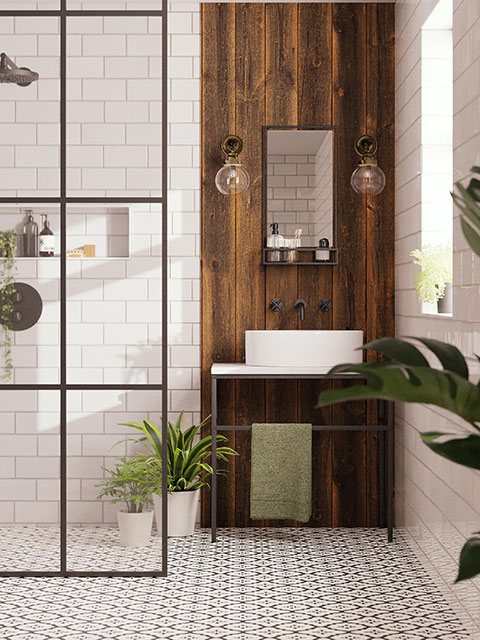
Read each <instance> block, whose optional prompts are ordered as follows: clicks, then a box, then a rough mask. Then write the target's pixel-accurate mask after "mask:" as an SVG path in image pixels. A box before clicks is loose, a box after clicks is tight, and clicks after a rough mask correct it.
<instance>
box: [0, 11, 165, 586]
mask: <svg viewBox="0 0 480 640" xmlns="http://www.w3.org/2000/svg"><path fill="white" fill-rule="evenodd" d="M67 5H68V3H67V0H59V5H58V6H59V8H58V9H28V10H26V9H25V10H22V9H17V10H15V9H8V10H2V9H1V6H0V17H7V16H8V17H14V18H15V17H17V18H22V17H34V18H39V19H41V18H42V17H48V16H49V17H57V18H58V19H59V34H58V36H59V43H60V122H59V130H60V169H59V173H60V189H59V194H58V197H0V204H22V203H25V204H26V203H28V204H33V205H35V204H46V203H50V204H57V205H59V208H60V242H61V251H60V383H59V384H0V390H7V391H10V390H11V391H20V390H29V391H41V390H51V391H58V392H59V393H60V558H59V561H60V562H59V569H58V570H57V569H55V570H52V571H2V572H0V578H5V577H39V578H46V577H116V576H118V577H153V578H154V577H160V576H166V575H167V500H166V495H167V489H166V487H167V437H166V435H167V410H168V406H167V400H168V395H167V364H168V361H167V355H168V342H167V321H168V314H167V267H168V255H167V231H168V228H167V215H165V212H166V211H167V195H168V167H167V143H166V141H167V137H168V136H167V134H168V118H167V95H168V77H167V68H168V65H167V55H168V32H167V18H168V3H167V0H157V6H158V9H153V8H152V9H148V10H147V9H139V10H137V9H112V10H108V9H99V10H97V9H78V10H77V9H75V10H74V9H68V6H67ZM87 16H99V17H132V16H144V17H160V18H161V20H162V33H161V34H159V36H158V38H159V55H160V56H161V58H162V78H161V80H158V82H159V83H161V91H162V123H161V130H162V141H161V142H160V144H161V147H162V168H161V169H159V173H160V174H161V177H162V192H161V193H162V196H161V197H147V198H134V197H110V198H97V197H85V198H83V197H68V195H67V40H68V35H67V18H75V17H87ZM38 82H40V83H41V82H42V78H41V77H40V79H39V80H38ZM19 91H20V92H21V91H23V89H22V88H19ZM72 203H76V204H83V203H95V204H102V203H103V204H114V203H122V204H127V203H131V204H140V203H144V204H153V203H161V204H162V212H160V213H159V215H160V216H161V217H162V256H161V258H159V264H160V265H161V268H162V278H161V280H162V301H161V302H160V303H159V309H160V310H161V317H162V354H161V362H160V363H159V366H160V367H161V369H162V374H163V375H162V384H69V383H68V382H67V289H66V286H67V255H66V237H67V205H69V204H72ZM44 259H45V260H47V258H44ZM71 390H78V391H104V390H115V391H133V390H136V391H139V390H143V391H152V392H153V391H156V392H159V394H160V398H161V407H162V435H163V447H162V462H163V471H162V486H163V489H162V496H163V500H162V569H161V570H156V571H146V570H139V571H78V570H75V571H73V570H69V569H68V564H67V392H68V391H71Z"/></svg>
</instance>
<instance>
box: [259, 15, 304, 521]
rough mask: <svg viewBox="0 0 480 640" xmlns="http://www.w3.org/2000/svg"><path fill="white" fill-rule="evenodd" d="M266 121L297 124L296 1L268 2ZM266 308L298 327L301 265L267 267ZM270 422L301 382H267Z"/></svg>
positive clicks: (291, 415) (287, 413)
mask: <svg viewBox="0 0 480 640" xmlns="http://www.w3.org/2000/svg"><path fill="white" fill-rule="evenodd" d="M265 9H266V34H265V45H266V46H265V61H266V71H265V74H266V89H265V105H266V106H265V124H267V125H273V124H275V125H279V124H285V125H294V124H297V46H298V43H297V16H298V6H297V5H296V4H290V3H287V4H281V3H272V4H266V5H265ZM265 293H266V298H265V303H264V305H265V308H267V307H268V303H269V301H270V300H271V299H272V298H276V297H278V298H280V299H281V300H283V303H284V304H283V309H282V311H281V312H280V313H275V312H272V311H267V315H266V328H267V329H296V328H297V311H296V310H295V308H294V306H293V303H294V301H295V299H296V298H297V267H292V266H290V267H286V266H278V267H270V268H267V269H266V291H265ZM265 403H266V420H267V422H295V421H296V420H297V384H296V383H295V382H292V381H277V380H275V381H269V382H267V383H266V400H265ZM262 524H263V526H281V525H282V524H283V525H287V526H293V525H294V523H293V522H289V521H276V520H272V521H269V522H263V523H262Z"/></svg>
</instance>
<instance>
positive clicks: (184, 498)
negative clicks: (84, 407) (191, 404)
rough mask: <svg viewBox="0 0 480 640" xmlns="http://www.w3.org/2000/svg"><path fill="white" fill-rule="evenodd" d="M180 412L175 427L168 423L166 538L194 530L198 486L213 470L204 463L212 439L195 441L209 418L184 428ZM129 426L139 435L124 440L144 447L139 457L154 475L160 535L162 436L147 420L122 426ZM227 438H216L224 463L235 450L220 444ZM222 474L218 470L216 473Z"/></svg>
mask: <svg viewBox="0 0 480 640" xmlns="http://www.w3.org/2000/svg"><path fill="white" fill-rule="evenodd" d="M183 418H184V412H183V411H182V413H181V414H180V415H179V416H178V418H177V420H176V422H175V424H172V423H171V422H169V423H168V440H167V463H168V474H167V475H168V487H167V492H168V498H167V509H168V535H169V536H172V537H177V536H189V535H192V534H193V532H194V529H195V516H196V513H197V507H198V499H199V497H200V489H201V487H208V488H210V485H209V483H208V479H209V478H210V476H211V475H212V474H213V469H212V467H211V466H210V464H209V463H208V462H207V460H208V459H210V458H211V455H212V436H206V437H205V438H202V439H200V440H199V441H198V442H195V438H196V436H197V434H198V432H199V431H200V429H201V428H202V427H203V426H204V425H205V424H206V423H207V422H208V420H209V419H210V418H209V417H208V418H206V419H205V420H204V421H203V422H201V423H200V424H198V425H192V426H191V427H187V428H185V429H184V427H183ZM122 424H123V425H124V426H127V427H131V428H132V429H135V430H136V431H138V432H139V433H140V434H141V435H140V437H138V438H128V439H129V440H133V441H134V442H137V443H141V444H142V445H144V446H145V448H146V452H145V454H143V456H142V458H143V460H144V462H145V464H147V465H148V466H149V468H150V472H151V473H152V474H153V475H155V474H156V475H157V485H156V488H155V489H154V491H153V503H154V508H155V520H156V523H157V532H158V533H159V534H160V533H161V523H162V515H161V511H162V501H161V490H162V476H161V472H162V433H161V430H160V429H159V428H158V427H156V426H155V425H154V424H152V423H151V422H149V421H148V420H144V421H143V422H142V423H141V424H140V423H138V422H126V423H122ZM226 441H227V438H226V437H225V436H222V435H220V434H219V435H217V458H218V459H219V460H223V461H224V462H228V457H227V456H235V455H238V454H237V452H236V451H234V450H233V449H231V448H230V447H227V446H225V445H224V443H225V442H226ZM225 473H226V471H225V470H224V469H218V470H217V474H218V475H223V474H225Z"/></svg>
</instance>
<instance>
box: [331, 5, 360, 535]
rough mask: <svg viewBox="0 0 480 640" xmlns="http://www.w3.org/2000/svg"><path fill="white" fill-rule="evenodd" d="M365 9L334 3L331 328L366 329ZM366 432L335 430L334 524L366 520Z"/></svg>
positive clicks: (351, 407)
mask: <svg viewBox="0 0 480 640" xmlns="http://www.w3.org/2000/svg"><path fill="white" fill-rule="evenodd" d="M365 33H366V12H365V6H364V5H353V4H335V5H334V6H333V119H334V122H335V124H336V125H337V127H338V142H339V144H338V198H339V202H338V224H337V229H338V234H337V237H338V247H339V251H340V262H339V264H338V266H337V267H335V269H334V270H333V328H334V329H364V328H365V322H366V312H365V255H366V250H367V245H366V215H365V201H364V198H363V197H362V196H360V195H358V194H356V193H355V192H354V191H353V190H352V188H351V186H350V176H351V174H352V170H353V168H354V167H355V164H356V158H355V152H354V143H355V140H356V138H357V137H358V136H359V135H360V134H361V133H362V132H364V131H365V126H366V117H365V111H366V106H365V105H366V102H365V101H366V85H365V78H366V37H365ZM365 418H366V415H365V406H364V403H348V404H340V405H334V407H333V419H334V422H335V423H337V424H348V423H351V422H353V423H354V424H355V423H356V424H362V421H363V420H365ZM365 440H366V435H365V433H364V432H337V433H335V434H334V435H333V443H334V444H333V450H334V470H333V524H334V526H347V527H348V526H355V525H357V526H358V525H360V524H361V523H365V512H366V496H365V491H366V469H365V460H366V449H365Z"/></svg>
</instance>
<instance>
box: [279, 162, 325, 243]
mask: <svg viewBox="0 0 480 640" xmlns="http://www.w3.org/2000/svg"><path fill="white" fill-rule="evenodd" d="M267 173H268V180H267V211H268V223H269V224H270V223H272V222H278V231H279V233H280V234H281V235H282V236H283V237H284V238H293V237H294V235H295V230H296V229H298V228H301V229H303V234H302V245H303V246H305V247H313V246H314V228H315V215H314V214H315V205H316V201H315V186H316V185H315V182H316V180H315V156H309V155H290V156H287V155H278V156H277V155H271V154H270V155H269V157H268V166H267ZM268 233H271V229H269V230H268Z"/></svg>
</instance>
